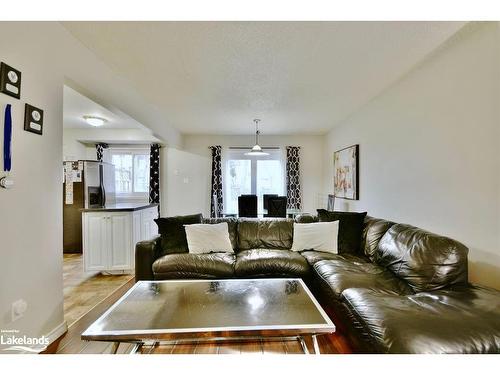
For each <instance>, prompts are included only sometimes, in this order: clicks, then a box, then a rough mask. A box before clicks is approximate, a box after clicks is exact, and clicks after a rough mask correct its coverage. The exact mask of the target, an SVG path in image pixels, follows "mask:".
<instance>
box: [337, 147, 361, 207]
mask: <svg viewBox="0 0 500 375" xmlns="http://www.w3.org/2000/svg"><path fill="white" fill-rule="evenodd" d="M333 191H334V194H335V197H337V198H343V199H352V200H358V199H359V145H353V146H349V147H346V148H344V149H342V150H338V151H335V152H334V154H333Z"/></svg>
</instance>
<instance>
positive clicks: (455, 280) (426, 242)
mask: <svg viewBox="0 0 500 375" xmlns="http://www.w3.org/2000/svg"><path fill="white" fill-rule="evenodd" d="M467 253H468V249H467V247H465V246H464V245H462V244H461V243H460V242H458V241H455V240H452V239H451V238H448V237H443V236H439V235H437V234H433V233H430V232H427V231H424V230H422V229H419V228H416V227H412V226H410V225H406V224H395V225H393V226H392V227H391V228H390V229H389V230H388V231H387V232H386V233H385V234H384V236H383V237H382V239H381V240H380V242H379V244H378V249H377V255H376V260H377V263H379V264H380V265H382V266H383V267H387V268H388V269H389V270H391V271H392V272H394V273H395V274H396V275H397V276H398V277H400V278H402V279H404V280H406V281H407V282H408V284H409V285H410V286H411V287H412V288H413V290H415V291H416V292H422V291H431V290H437V289H441V288H444V287H447V286H449V285H453V284H465V283H467Z"/></svg>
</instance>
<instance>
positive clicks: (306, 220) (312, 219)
mask: <svg viewBox="0 0 500 375" xmlns="http://www.w3.org/2000/svg"><path fill="white" fill-rule="evenodd" d="M318 221H319V219H318V216H316V215H311V214H299V215H297V216H295V222H296V223H299V224H311V223H317V222H318Z"/></svg>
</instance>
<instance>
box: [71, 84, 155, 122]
mask: <svg viewBox="0 0 500 375" xmlns="http://www.w3.org/2000/svg"><path fill="white" fill-rule="evenodd" d="M83 116H97V117H101V118H104V119H106V120H108V121H107V122H106V123H105V124H104V125H102V126H99V127H98V128H96V127H94V126H92V125H89V124H87V122H85V120H84V118H83ZM63 125H64V127H65V128H69V129H145V127H144V126H143V125H141V124H140V123H139V122H137V121H135V120H134V119H132V118H131V117H129V116H127V115H126V114H124V113H119V111H111V110H109V109H107V108H105V107H103V106H102V105H100V104H98V103H96V102H95V101H93V100H92V99H90V98H88V97H86V96H85V95H82V94H80V93H79V92H78V91H76V90H74V89H72V88H71V87H69V86H66V85H64V89H63Z"/></svg>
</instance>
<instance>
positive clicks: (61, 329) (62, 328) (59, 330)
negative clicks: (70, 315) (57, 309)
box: [45, 320, 68, 346]
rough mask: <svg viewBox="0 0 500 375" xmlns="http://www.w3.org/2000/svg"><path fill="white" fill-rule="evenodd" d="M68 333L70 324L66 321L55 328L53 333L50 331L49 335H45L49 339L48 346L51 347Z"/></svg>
mask: <svg viewBox="0 0 500 375" xmlns="http://www.w3.org/2000/svg"><path fill="white" fill-rule="evenodd" d="M66 332H68V324H67V323H66V320H64V321H63V322H62V323H61V324H59V325H58V326H57V327H56V328H54V329H53V330H52V331H50V332H49V333H47V334H46V335H45V337H47V338H48V339H49V345H47V346H50V345H51V344H52V343H54V342H55V341H56V340H57V339H59V338H60V337H61V336H62V335H64V334H65V333H66Z"/></svg>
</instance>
